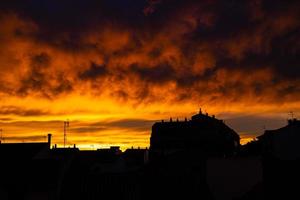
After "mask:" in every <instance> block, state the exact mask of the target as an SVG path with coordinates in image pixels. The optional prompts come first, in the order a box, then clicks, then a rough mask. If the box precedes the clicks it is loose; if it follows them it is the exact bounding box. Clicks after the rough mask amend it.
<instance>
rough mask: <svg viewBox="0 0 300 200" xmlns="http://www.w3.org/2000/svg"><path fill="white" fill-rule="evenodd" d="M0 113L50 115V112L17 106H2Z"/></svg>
mask: <svg viewBox="0 0 300 200" xmlns="http://www.w3.org/2000/svg"><path fill="white" fill-rule="evenodd" d="M0 114H1V115H18V116H43V115H49V112H46V111H42V110H38V109H23V108H20V107H16V106H2V107H1V109H0ZM4 119H5V118H4ZM3 121H5V120H3Z"/></svg>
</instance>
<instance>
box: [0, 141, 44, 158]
mask: <svg viewBox="0 0 300 200" xmlns="http://www.w3.org/2000/svg"><path fill="white" fill-rule="evenodd" d="M48 148H49V144H48V143H1V144H0V155H1V158H10V159H14V158H22V159H26V158H33V157H34V156H36V155H37V154H38V153H40V152H41V151H43V150H45V149H48Z"/></svg>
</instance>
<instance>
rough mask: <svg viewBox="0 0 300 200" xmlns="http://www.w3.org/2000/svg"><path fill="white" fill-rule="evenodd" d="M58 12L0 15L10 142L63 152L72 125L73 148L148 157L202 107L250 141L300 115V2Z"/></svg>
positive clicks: (12, 10)
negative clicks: (116, 149)
mask: <svg viewBox="0 0 300 200" xmlns="http://www.w3.org/2000/svg"><path fill="white" fill-rule="evenodd" d="M11 2H13V1H11ZM24 2H26V1H24ZM45 2H48V1H45ZM58 2H59V1H53V2H50V1H49V2H48V4H49V5H48V6H44V5H43V4H42V3H41V4H37V2H36V1H28V2H26V3H20V5H19V6H16V7H14V6H12V5H10V3H7V4H5V5H3V6H1V7H0V11H1V12H0V23H1V26H0V128H1V129H3V137H4V140H3V142H32V141H46V135H47V134H48V133H52V134H53V143H54V144H58V145H62V144H63V121H65V120H69V121H70V128H69V129H68V131H67V133H68V138H67V139H68V140H67V144H68V145H69V146H73V144H76V145H77V146H78V147H80V148H92V149H93V148H99V147H107V146H110V145H119V146H121V148H122V149H125V148H128V147H131V146H134V147H137V146H140V147H148V145H149V137H150V133H151V126H152V124H153V123H154V122H155V121H160V120H162V119H164V120H169V119H170V117H173V119H176V118H179V120H184V118H185V117H187V118H189V117H191V115H193V114H195V113H197V112H198V110H199V108H202V109H203V110H204V111H205V112H208V113H209V114H211V115H213V114H214V115H216V117H217V118H220V119H224V120H225V123H226V124H228V125H229V126H231V127H232V128H233V129H235V130H236V131H237V132H238V133H239V134H240V135H241V138H242V141H243V143H245V142H247V141H250V140H251V139H252V138H253V137H256V136H257V135H258V134H261V133H262V132H263V131H264V130H265V129H271V128H278V127H281V126H282V125H284V124H285V123H286V119H287V118H289V112H291V111H292V112H293V113H294V115H295V117H297V116H299V115H298V113H299V112H300V93H299V91H300V79H299V75H300V70H299V56H300V55H299V52H300V51H299V47H300V38H299V26H300V22H299V19H300V16H299V10H298V9H299V2H298V3H295V4H296V6H295V5H293V4H284V3H283V4H284V5H281V4H280V5H277V4H276V3H274V5H273V6H270V7H266V5H264V4H263V1H248V3H236V4H235V5H226V6H223V7H222V6H216V5H217V2H218V1H217V0H206V1H186V2H185V3H184V4H183V3H174V4H173V3H172V2H171V1H170V0H166V1H163V0H161V1H140V3H138V1H134V2H135V3H136V4H132V5H131V4H130V5H127V4H126V6H124V5H123V4H122V5H123V6H121V3H120V1H116V2H119V3H120V4H116V2H114V1H112V2H109V1H99V3H95V2H94V3H92V2H90V1H88V2H89V3H86V4H84V5H81V4H83V3H80V2H79V1H76V2H77V3H75V5H73V7H72V8H71V7H69V4H67V3H61V4H59V3H58ZM66 2H69V3H70V1H66ZM100 2H101V3H100ZM113 2H114V3H115V4H114V3H113ZM141 2H143V3H141ZM0 4H1V3H0ZM23 4H26V5H23ZM94 4H95V5H94ZM278 4H279V3H278ZM297 5H298V6H297ZM235 6H236V7H238V8H239V9H242V11H241V10H238V9H237V8H236V7H235ZM226 9H229V10H230V11H232V13H231V15H229V14H228V10H226ZM240 12H241V13H240ZM41 13H43V16H40V14H41ZM240 15H242V16H240ZM236 16H239V17H236ZM74 22H76V23H74ZM228 22H231V23H228ZM227 24H230V26H229V25H228V26H227Z"/></svg>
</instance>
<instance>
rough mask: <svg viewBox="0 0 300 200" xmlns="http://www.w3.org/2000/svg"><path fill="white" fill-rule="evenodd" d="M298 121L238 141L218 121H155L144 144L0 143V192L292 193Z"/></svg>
mask: <svg viewBox="0 0 300 200" xmlns="http://www.w3.org/2000/svg"><path fill="white" fill-rule="evenodd" d="M299 133H300V121H299V120H296V119H293V120H289V121H288V125H287V126H285V127H282V128H280V129H277V130H267V131H265V133H264V134H263V135H262V136H259V137H258V139H257V140H256V141H253V142H251V143H249V144H248V145H244V146H242V147H240V144H239V139H240V138H239V135H238V134H237V133H236V132H235V131H234V130H232V129H231V128H230V127H228V126H227V125H226V124H225V123H224V122H223V121H222V120H218V119H216V118H215V117H214V116H209V115H208V114H203V113H201V112H200V113H198V114H196V115H194V116H192V118H191V120H184V121H178V120H175V121H174V120H170V122H157V123H155V124H154V125H153V127H152V134H151V139H150V148H149V149H147V148H146V149H141V148H130V149H127V150H126V151H125V152H122V151H121V150H120V149H119V147H118V146H112V147H110V148H106V149H97V150H89V151H87V150H85V151H83V150H79V149H78V148H76V146H75V145H74V147H73V148H57V147H56V145H55V146H54V147H53V148H52V149H51V148H50V146H51V135H50V134H49V135H48V141H47V142H39V143H19V144H18V143H1V144H0V156H1V165H0V171H1V172H2V174H1V179H0V197H1V200H2V199H3V200H10V199H18V200H20V199H21V200H22V199H24V200H25V199H31V200H35V199H38V200H40V199H48V200H64V199H73V200H81V199H84V200H96V199H123V200H141V199H143V200H153V199H157V198H158V199H161V198H162V199H173V200H174V199H180V200H182V199H204V200H230V199H234V200H246V199H275V198H281V199H299V198H300V195H299V192H298V185H297V184H294V183H295V182H296V183H297V181H299V179H300V172H299V168H300V158H299V155H300V154H299V148H300V147H299V146H300V145H299V142H300V136H299V135H300V134H299Z"/></svg>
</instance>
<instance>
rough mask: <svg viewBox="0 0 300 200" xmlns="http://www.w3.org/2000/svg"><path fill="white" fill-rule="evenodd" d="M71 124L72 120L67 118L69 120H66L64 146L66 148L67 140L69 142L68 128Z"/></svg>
mask: <svg viewBox="0 0 300 200" xmlns="http://www.w3.org/2000/svg"><path fill="white" fill-rule="evenodd" d="M69 126H70V122H69V120H68V119H67V121H64V148H66V142H67V128H68V127H69Z"/></svg>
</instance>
